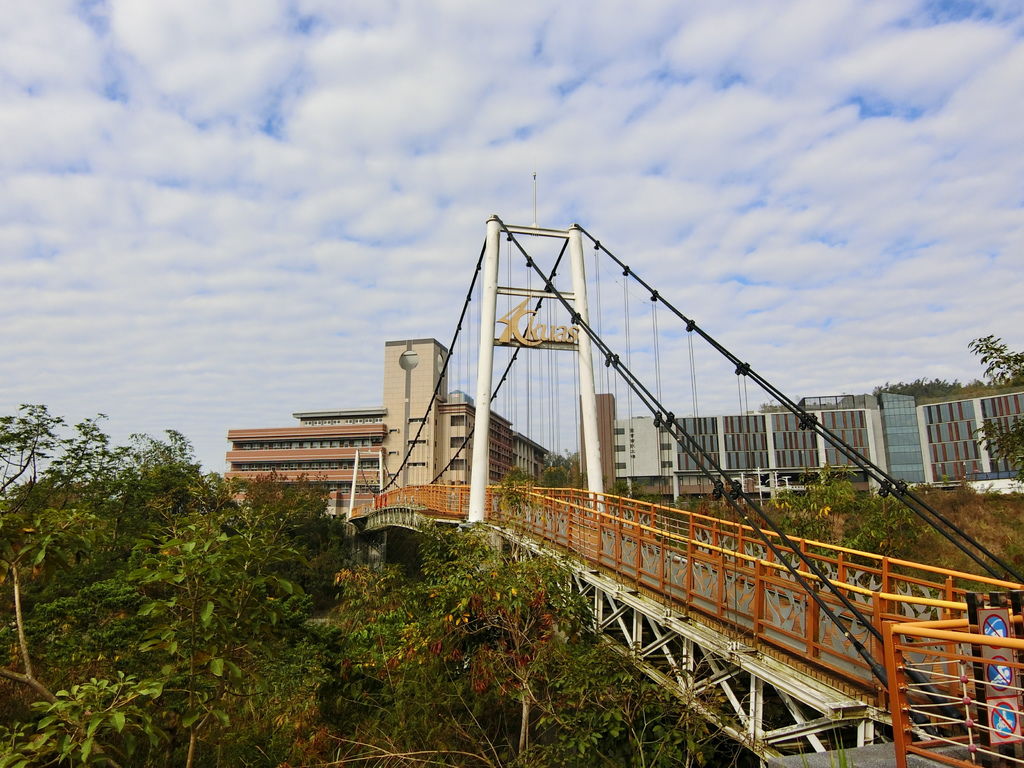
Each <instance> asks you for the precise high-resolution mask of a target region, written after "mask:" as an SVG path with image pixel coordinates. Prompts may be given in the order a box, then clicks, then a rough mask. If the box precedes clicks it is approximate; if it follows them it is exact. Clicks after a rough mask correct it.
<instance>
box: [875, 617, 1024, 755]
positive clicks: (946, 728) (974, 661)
mask: <svg viewBox="0 0 1024 768" xmlns="http://www.w3.org/2000/svg"><path fill="white" fill-rule="evenodd" d="M1014 618H1017V617H1014ZM980 646H988V647H990V648H992V649H996V650H999V649H1005V653H1002V654H996V655H994V656H993V657H992V658H986V657H984V656H978V655H975V654H976V653H978V652H979V650H980ZM976 649H977V650H976ZM1022 651H1024V639H1018V638H1012V637H998V636H993V635H986V634H982V633H978V632H976V631H972V628H971V626H970V624H969V623H968V621H967V619H965V618H959V619H951V620H947V621H912V622H894V623H891V624H889V625H888V626H887V627H886V636H885V656H886V665H887V669H888V672H889V679H890V681H891V684H890V704H889V708H890V711H891V712H892V719H893V742H894V746H895V753H896V766H897V768H907V756H908V755H911V754H914V755H919V756H922V757H927V758H930V759H931V760H933V761H938V762H941V763H944V764H946V765H951V766H958V767H962V768H975V767H976V766H977V765H978V764H979V763H982V764H985V765H999V766H1010V765H1017V766H1020V765H1024V760H1022V759H1021V758H1020V757H1019V756H1017V757H1015V756H1013V755H1009V754H1004V753H1000V751H999V748H998V747H997V746H993V744H994V743H998V742H999V741H1006V740H1010V741H1012V740H1013V739H1012V738H1011V739H1007V738H1006V730H1007V726H1008V725H1009V723H1010V722H1011V721H1013V722H1015V724H1016V720H1017V719H1018V715H1013V716H1012V717H1010V718H1007V719H1006V720H1005V721H1004V723H1003V729H996V728H993V725H992V723H991V721H992V720H993V719H995V718H994V717H993V713H994V712H995V711H996V710H997V709H999V708H1002V707H1006V706H1008V704H1007V702H1009V706H1010V707H1011V712H1012V711H1014V710H1015V711H1016V712H1017V713H1019V709H1020V699H1021V692H1022V689H1021V688H1020V685H1021V684H1020V682H1016V683H1015V684H1010V682H1009V680H1010V679H1015V680H1018V681H1019V680H1020V678H1021V675H1022V673H1024V664H1022V663H1021V662H1020V661H1018V660H1017V659H1019V658H1020V656H1019V654H1020V653H1021V652H1022ZM993 666H998V667H999V668H1000V669H1001V672H999V673H998V677H996V678H993V676H992V674H991V672H992V667H993ZM1008 670H1014V671H1013V672H1012V673H1011V672H1009V671H1008ZM999 677H1005V679H1007V683H1006V684H1004V685H1002V686H1001V688H1002V692H1001V693H999V694H998V696H999V697H1001V698H995V699H991V700H988V701H986V700H985V697H986V690H988V689H989V688H990V687H991V685H992V681H993V679H998V678H999ZM925 687H927V688H928V689H929V691H930V692H931V697H930V699H926V698H924V697H922V696H921V691H922V689H923V688H925ZM989 695H991V694H989ZM935 698H944V699H945V700H947V701H949V702H950V703H951V704H953V705H955V706H947V707H944V708H943V710H942V711H941V713H940V712H939V711H937V709H936V707H935V706H934V703H933V700H934V699H935ZM1017 727H1018V728H1019V724H1018V725H1017ZM1009 730H1012V729H1009ZM951 750H952V751H951ZM1017 754H1018V755H1019V753H1017Z"/></svg>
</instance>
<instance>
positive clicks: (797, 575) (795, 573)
mask: <svg viewBox="0 0 1024 768" xmlns="http://www.w3.org/2000/svg"><path fill="white" fill-rule="evenodd" d="M501 226H502V229H504V231H505V232H506V233H507V234H508V236H509V237H513V238H514V236H513V235H512V233H511V232H509V230H508V229H507V228H506V227H505V225H504V224H503V223H502V225H501ZM513 242H514V243H515V244H516V247H517V248H518V249H519V251H520V252H521V253H522V254H523V256H525V257H526V260H527V265H528V266H529V267H531V268H533V269H534V270H535V271H537V272H538V274H540V276H541V278H542V279H543V273H540V272H539V270H538V268H537V266H536V265H535V264H534V263H533V260H532V259H531V258H530V256H529V254H528V253H527V252H526V251H525V250H524V249H523V247H522V246H521V245H520V244H519V242H518V241H517V240H515V239H513ZM544 289H545V291H547V292H548V293H553V294H554V295H555V297H556V298H557V299H558V301H559V302H560V303H561V304H562V305H563V306H564V307H565V308H566V309H567V310H568V311H569V312H570V314H571V316H572V322H573V324H574V325H578V326H580V328H582V329H583V330H584V331H585V332H586V334H587V337H588V338H589V339H590V340H591V342H592V343H593V344H594V345H595V346H597V347H598V349H600V350H601V352H602V353H604V356H605V365H606V366H610V367H613V368H614V369H615V371H616V373H618V374H619V376H620V377H621V378H622V379H623V381H624V382H625V383H626V385H627V386H628V387H629V388H630V390H631V391H632V392H633V393H634V394H635V395H636V397H637V399H638V400H640V401H641V402H642V403H643V404H644V405H645V406H646V407H647V408H648V410H650V411H651V413H652V414H654V417H655V425H656V426H661V425H662V424H663V423H664V424H667V425H668V427H669V432H670V434H671V435H672V437H673V439H675V440H676V442H677V443H678V444H679V446H680V447H681V448H682V449H683V450H684V451H685V452H686V453H687V455H689V456H690V457H691V458H692V459H693V460H694V462H695V464H696V465H697V466H698V468H699V469H700V470H701V471H702V472H704V473H705V474H706V475H707V476H708V478H709V479H710V480H712V482H713V484H714V488H715V491H716V497H718V498H724V499H725V500H726V501H727V503H728V504H729V506H730V507H732V509H733V510H734V511H735V512H736V513H737V514H738V515H740V516H741V517H742V518H743V519H744V521H745V522H746V523H747V524H748V525H749V526H750V527H751V529H752V530H753V531H754V532H755V534H757V536H758V538H760V539H761V541H762V542H763V543H764V544H765V546H766V547H767V548H768V549H769V550H770V551H771V552H772V554H773V555H775V557H776V558H777V559H778V561H779V562H780V563H781V564H782V565H783V566H784V567H785V568H786V570H787V571H789V573H790V575H791V576H792V577H793V579H794V580H795V581H796V582H797V583H798V584H799V585H800V586H801V587H802V588H803V589H804V591H805V592H806V594H807V596H808V597H809V598H810V599H811V600H812V601H813V602H814V603H815V604H816V605H817V606H818V608H819V609H820V610H821V611H822V613H824V614H825V616H826V617H827V618H828V619H829V620H830V621H831V622H832V623H833V624H835V626H836V627H838V628H839V630H840V631H841V632H842V633H843V636H844V637H845V638H846V639H847V640H848V641H849V642H850V643H851V644H852V645H853V646H854V648H855V650H856V651H857V653H858V655H859V656H861V658H862V659H864V661H865V663H866V664H867V665H868V668H869V669H870V670H871V672H872V674H873V675H874V676H875V677H876V678H878V680H879V681H880V682H881V683H882V684H883V685H886V686H887V685H888V682H887V680H888V678H887V676H886V673H885V670H884V669H883V667H882V666H881V665H880V664H879V663H878V661H877V660H876V659H875V658H874V656H872V654H871V652H870V651H869V650H868V649H867V647H866V646H865V645H864V644H863V643H862V642H861V641H860V640H859V639H858V638H856V637H855V636H854V635H853V633H852V631H851V629H850V627H848V626H847V625H846V624H844V623H843V621H842V620H841V619H840V618H839V616H838V615H837V614H836V613H835V611H833V610H832V608H831V607H830V606H829V605H828V603H826V602H825V601H824V600H823V599H822V598H821V596H820V595H819V594H818V593H817V591H816V590H815V589H814V587H813V586H812V585H811V583H810V582H809V581H808V580H807V578H806V577H805V576H804V575H803V574H802V573H801V572H800V570H799V569H798V568H797V567H796V566H795V565H794V564H793V563H792V562H790V558H788V557H786V556H785V554H784V553H783V552H782V550H781V549H779V547H778V545H777V544H776V543H775V542H774V541H773V540H772V538H771V537H770V536H768V534H767V533H766V532H765V531H764V529H763V528H762V527H761V526H760V525H759V524H758V522H757V520H755V519H754V518H753V517H752V516H751V515H750V514H748V512H747V510H746V509H745V508H744V506H743V505H742V504H740V503H739V500H740V499H742V500H743V501H744V502H745V503H746V505H747V506H748V507H749V508H750V509H752V510H754V511H755V512H756V513H757V514H758V515H759V516H760V517H761V519H762V520H764V521H765V523H766V524H767V525H768V527H769V528H771V529H772V531H773V533H775V535H776V536H777V537H778V538H779V541H781V542H782V544H783V545H784V546H785V547H787V548H788V549H789V550H790V553H791V555H795V556H796V557H797V558H798V559H799V560H801V561H802V562H803V564H804V566H805V567H807V569H808V570H809V571H810V572H811V573H812V574H813V575H814V576H815V577H816V580H817V581H818V583H819V584H821V585H823V586H825V587H826V588H827V589H828V590H829V591H830V592H831V593H832V594H833V595H834V596H835V597H836V599H837V600H839V602H840V603H842V604H843V607H844V608H845V609H846V610H848V611H849V612H850V613H851V614H852V615H853V616H854V617H855V618H856V620H857V621H859V622H860V623H861V625H862V626H864V628H865V629H866V630H867V631H868V632H869V633H870V634H871V635H872V636H873V637H875V639H876V640H877V641H878V642H882V640H883V638H882V635H881V633H880V632H879V631H878V629H876V628H875V627H874V626H873V625H872V624H871V622H870V620H869V619H868V618H867V617H866V616H865V615H864V614H863V612H862V611H861V610H860V609H859V608H858V607H857V605H856V604H855V603H854V602H853V601H851V600H850V599H849V598H848V597H847V596H846V595H845V594H843V592H842V591H841V590H840V589H839V588H837V587H836V585H835V584H834V583H833V582H832V580H831V579H830V578H829V577H828V575H827V574H825V573H824V572H823V571H822V570H821V568H820V566H818V564H817V563H816V562H814V561H813V560H811V559H810V558H809V557H808V556H807V555H806V553H804V552H801V551H800V549H799V547H797V546H796V545H795V544H794V543H793V541H792V540H791V539H790V538H789V536H787V535H786V534H785V532H784V531H782V529H781V528H780V527H779V526H778V524H777V523H776V522H775V521H774V520H773V519H772V518H771V517H770V516H769V515H768V514H767V513H765V512H764V510H762V509H761V507H760V505H759V504H758V503H757V501H756V500H755V499H754V498H753V497H752V496H750V494H747V493H746V492H745V491H744V490H743V488H742V487H741V486H740V484H739V483H738V482H736V481H735V480H731V479H729V478H728V475H727V474H726V472H725V469H724V468H723V467H721V466H720V465H719V464H718V462H717V461H715V459H714V458H713V457H712V456H711V455H710V454H708V453H707V452H706V451H704V449H703V447H702V446H701V444H700V443H699V442H698V441H696V440H695V439H694V438H693V436H692V435H690V434H689V433H688V432H687V431H686V430H685V429H683V428H682V426H681V425H680V424H679V422H678V420H677V419H676V417H675V415H674V414H672V413H671V412H670V411H668V410H667V409H665V408H664V407H663V406H662V404H661V403H660V402H658V400H657V398H656V397H655V396H654V395H653V394H652V393H651V392H650V390H648V389H647V387H645V386H644V385H643V383H642V382H641V381H640V380H639V379H637V378H636V376H635V375H634V374H633V372H632V371H631V370H630V369H629V367H628V366H626V365H624V364H623V363H622V361H621V359H620V358H619V356H618V355H616V354H615V353H614V352H613V351H612V349H611V348H610V347H609V346H608V344H607V343H606V342H605V341H604V339H602V338H601V337H600V336H598V335H597V334H596V333H595V332H594V330H593V328H591V327H590V325H589V324H588V323H586V322H585V321H584V320H583V319H582V318H581V317H580V316H579V313H578V312H576V310H575V309H574V308H573V306H572V305H571V304H570V303H569V302H568V300H567V299H566V298H565V297H564V296H563V295H562V293H561V292H560V291H559V290H558V289H557V288H555V287H554V285H553V284H552V283H551V281H550V280H546V281H545V285H544ZM719 478H726V480H728V481H729V484H730V488H729V491H728V492H725V490H724V484H723V482H722V480H721V479H719Z"/></svg>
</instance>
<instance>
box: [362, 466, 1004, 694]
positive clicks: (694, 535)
mask: <svg viewBox="0 0 1024 768" xmlns="http://www.w3.org/2000/svg"><path fill="white" fill-rule="evenodd" d="M468 495H469V489H468V488H467V487H465V486H419V487H411V488H402V489H399V490H397V491H392V492H390V493H387V494H384V495H382V496H381V497H379V498H378V499H377V501H376V503H375V505H374V507H373V508H364V509H363V510H360V511H359V513H360V514H361V515H362V516H366V515H368V514H373V512H374V510H377V511H378V512H379V511H380V510H382V509H385V508H396V507H408V508H416V509H420V510H424V514H427V515H429V516H431V517H440V518H445V519H449V520H454V519H464V518H465V515H466V511H467V507H468ZM487 508H488V516H487V519H488V521H489V522H493V523H498V524H501V525H506V526H512V527H515V528H516V529H518V530H521V531H524V532H528V533H530V534H532V535H533V536H536V537H538V538H539V539H540V540H543V541H546V542H549V543H550V544H554V545H557V546H558V547H559V548H560V549H563V550H565V551H568V552H571V553H572V554H573V555H575V556H576V557H578V558H580V559H582V560H583V561H585V562H587V563H589V564H591V565H592V566H594V567H596V568H599V569H601V570H603V571H606V572H608V573H612V574H614V575H615V577H616V578H617V579H618V580H619V581H620V582H621V583H623V584H624V585H629V586H631V587H633V588H635V589H638V590H642V591H643V592H644V593H646V594H649V595H650V596H652V597H655V598H656V599H659V600H661V601H662V602H664V603H665V604H666V605H671V606H672V607H673V608H674V609H675V610H678V611H680V612H681V613H682V614H684V615H685V614H692V613H697V614H700V615H702V616H704V617H707V618H709V619H712V620H714V621H715V622H716V623H717V624H718V625H720V626H721V627H722V628H723V630H725V631H731V632H735V633H736V634H737V636H740V637H744V638H749V639H751V640H754V641H756V643H757V644H759V645H763V646H765V647H768V648H770V649H774V650H775V651H777V652H780V653H782V654H785V655H786V656H788V657H790V658H792V659H793V660H794V663H797V664H800V665H803V666H805V667H807V668H809V669H813V670H816V672H817V673H818V674H820V675H822V676H823V677H824V678H825V679H829V680H832V681H834V682H835V683H837V684H847V685H849V684H853V685H855V686H857V687H858V688H860V689H862V690H864V691H875V692H876V693H879V692H880V687H879V686H878V685H877V682H876V681H875V680H874V679H873V676H872V674H871V670H870V669H869V667H868V665H867V664H866V663H865V661H864V660H863V659H862V658H861V657H860V656H858V655H857V654H856V653H855V652H854V649H853V648H852V646H851V644H850V643H849V641H848V640H847V639H846V638H845V637H844V635H843V633H842V631H840V629H839V628H838V627H836V626H835V625H834V624H833V623H832V622H831V621H830V620H829V619H828V618H827V616H826V615H825V614H824V612H823V611H822V610H821V609H820V608H819V607H818V606H817V605H816V604H815V603H814V602H813V601H812V600H811V599H810V598H809V597H808V596H807V594H806V593H805V592H804V590H803V588H802V587H801V586H800V585H799V584H798V583H797V582H796V580H795V579H794V578H793V576H792V575H791V574H790V573H789V572H788V570H787V569H786V568H785V566H784V565H783V564H782V563H781V562H779V560H778V559H777V557H776V555H775V554H774V553H773V552H772V551H771V550H770V549H769V548H768V547H767V546H766V545H765V543H764V542H763V541H762V540H761V539H760V538H758V537H757V536H756V535H755V533H754V531H753V530H751V529H750V528H749V527H747V526H743V525H740V524H737V523H735V522H732V521H728V520H722V519H718V518H714V517H708V516H706V515H701V514H698V513H694V512H688V511H685V510H679V509H674V508H671V507H665V506H660V505H656V504H649V503H646V502H639V501H635V500H632V499H626V498H621V497H617V496H611V495H601V496H597V497H595V495H593V494H591V493H589V492H587V491H581V490H577V489H546V488H545V489H530V490H524V491H522V492H520V493H516V494H515V498H506V499H504V500H499V498H498V495H497V493H496V492H493V491H492V492H491V493H490V494H489V498H488V505H487ZM793 541H794V542H795V543H796V545H797V547H798V548H799V549H800V550H801V552H802V553H803V554H804V555H805V556H806V557H809V558H811V559H812V560H814V561H815V562H816V563H817V565H818V566H819V567H820V568H821V569H822V570H823V571H824V572H825V573H826V574H827V575H828V578H829V580H830V581H831V582H832V583H833V584H834V585H836V586H838V587H839V588H841V589H842V590H843V591H844V593H845V595H846V596H847V598H848V599H849V600H850V601H851V602H852V603H854V604H855V605H856V606H857V608H858V610H859V611H860V612H861V613H862V615H863V616H865V617H866V618H867V619H868V621H869V622H870V623H871V624H872V625H873V626H874V627H875V628H876V629H877V630H878V631H879V633H880V634H882V629H883V625H884V624H885V623H886V622H894V621H908V620H913V621H922V620H928V619H935V620H941V619H951V618H961V617H962V616H964V615H965V610H966V604H965V597H964V596H965V594H966V591H967V590H968V589H969V588H975V589H976V588H977V585H978V584H979V583H981V584H985V585H986V588H994V589H1020V588H1021V585H1018V584H1014V583H1011V582H1003V581H999V580H997V579H991V578H987V577H983V576H978V575H975V574H968V573H961V572H957V571H950V570H947V569H942V568H936V567H935V566H930V565H927V564H924V563H914V562H910V561H905V560H899V559H895V558H888V557H883V556H881V555H877V554H874V553H870V552H859V551H856V550H851V549H847V548H844V547H839V546H834V545H830V544H826V543H823V542H816V541H808V540H803V539H793ZM777 546H778V548H779V549H780V550H781V551H782V552H783V556H787V557H790V560H791V562H793V563H799V560H798V558H797V556H796V555H795V554H794V553H792V552H791V551H789V550H788V549H787V548H786V547H784V546H782V545H781V543H777ZM799 567H803V566H799ZM804 575H805V578H807V579H808V580H810V581H812V582H813V581H815V577H814V576H813V575H811V574H809V573H807V574H804ZM819 597H821V598H822V599H823V600H824V601H825V603H826V604H827V605H829V607H830V608H831V609H832V610H833V612H835V613H836V614H837V615H839V616H840V618H841V619H844V620H846V621H848V622H849V631H850V632H851V633H852V634H853V635H854V636H855V637H857V638H858V639H859V640H860V641H861V642H862V643H863V644H864V645H865V646H866V647H867V648H868V649H869V651H870V652H871V654H872V655H873V656H874V657H875V658H876V659H879V660H881V659H882V658H883V648H882V647H880V643H878V642H877V641H876V640H875V638H874V637H873V635H872V634H871V633H870V631H869V629H868V627H866V626H862V625H861V624H860V623H859V622H858V621H856V620H855V619H854V617H853V616H851V615H849V613H848V611H846V610H845V607H844V606H843V604H842V603H841V602H840V601H839V600H838V599H837V598H836V597H835V596H833V595H831V594H829V593H828V592H826V591H825V590H824V589H822V590H821V591H820V592H819Z"/></svg>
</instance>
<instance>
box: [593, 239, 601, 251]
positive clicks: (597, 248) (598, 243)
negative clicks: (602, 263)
mask: <svg viewBox="0 0 1024 768" xmlns="http://www.w3.org/2000/svg"><path fill="white" fill-rule="evenodd" d="M594 250H595V251H600V250H601V241H600V240H595V241H594Z"/></svg>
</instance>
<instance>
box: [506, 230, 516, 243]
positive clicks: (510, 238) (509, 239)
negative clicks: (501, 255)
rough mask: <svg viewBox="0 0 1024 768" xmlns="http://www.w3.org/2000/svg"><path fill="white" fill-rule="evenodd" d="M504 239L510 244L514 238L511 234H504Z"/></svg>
mask: <svg viewBox="0 0 1024 768" xmlns="http://www.w3.org/2000/svg"><path fill="white" fill-rule="evenodd" d="M505 239H506V240H508V241H509V242H510V243H511V242H512V240H513V239H514V238H513V237H512V233H511V232H508V233H506V234H505Z"/></svg>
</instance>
